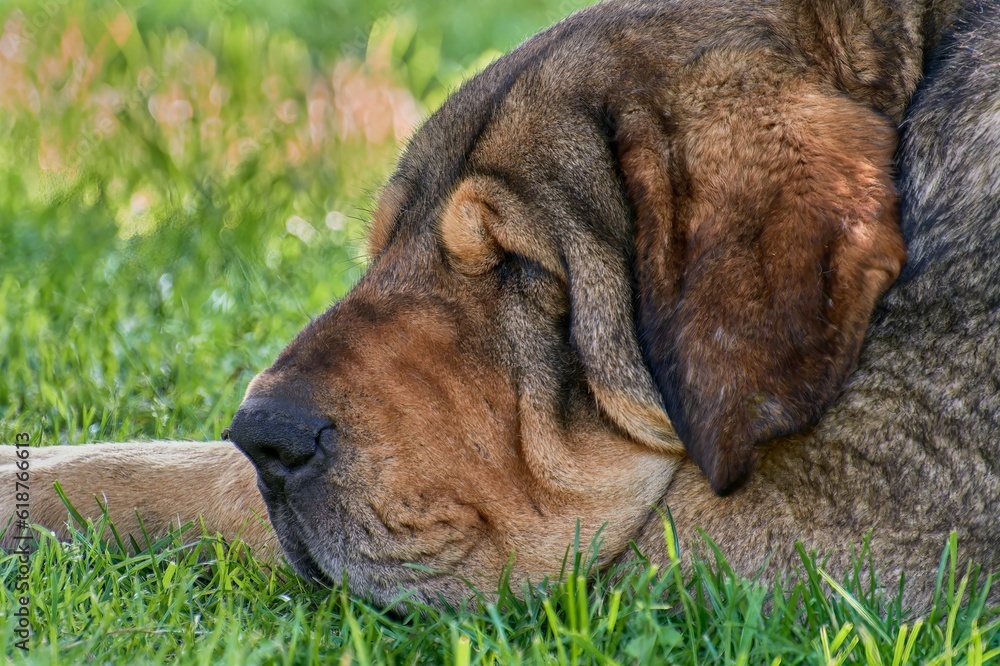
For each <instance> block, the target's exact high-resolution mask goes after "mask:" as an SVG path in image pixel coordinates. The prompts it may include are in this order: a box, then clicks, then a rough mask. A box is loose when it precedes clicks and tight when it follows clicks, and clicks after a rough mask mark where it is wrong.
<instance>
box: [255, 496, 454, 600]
mask: <svg viewBox="0 0 1000 666" xmlns="http://www.w3.org/2000/svg"><path fill="white" fill-rule="evenodd" d="M258 486H259V487H260V489H261V494H262V495H263V497H264V502H265V504H266V505H267V510H268V514H269V516H270V519H271V524H272V525H273V526H274V531H275V533H276V534H277V536H278V542H279V543H280V544H281V548H282V550H283V551H284V553H285V558H286V559H287V560H288V563H289V564H290V565H291V566H292V568H293V569H294V570H295V572H296V573H297V574H299V575H300V576H301V577H302V578H304V579H305V580H307V581H309V582H310V583H312V584H313V585H316V586H317V587H327V588H329V587H337V586H340V585H342V584H344V583H346V584H347V588H348V589H349V590H350V591H351V592H352V593H353V594H356V595H358V596H361V597H363V598H365V599H366V600H368V601H370V602H372V603H373V604H376V605H378V606H380V607H383V608H387V609H392V610H394V611H396V612H397V613H400V614H405V613H406V612H408V610H409V603H416V604H418V605H424V606H432V607H437V608H443V607H446V606H452V607H457V606H458V605H459V604H461V602H462V601H463V600H466V599H468V598H470V597H472V596H473V594H474V593H473V591H472V590H471V589H470V587H469V586H468V584H467V583H466V582H465V581H464V580H462V579H461V578H460V577H458V576H455V575H453V574H449V573H443V572H435V571H433V570H429V569H424V568H421V567H419V566H408V565H407V564H406V563H401V562H396V561H392V562H381V561H378V560H375V559H372V558H371V557H369V556H367V555H365V554H363V553H362V552H361V550H362V549H360V548H358V547H357V546H356V545H355V546H354V547H352V546H351V543H350V539H349V538H346V535H347V530H346V529H345V528H344V527H343V526H333V525H329V524H327V526H326V527H324V528H318V527H317V526H316V525H317V521H315V520H311V519H310V518H309V517H308V516H307V515H304V514H303V512H302V511H300V510H297V509H296V508H295V502H289V501H288V499H287V498H286V497H283V496H279V495H277V494H276V493H273V492H271V491H269V490H268V489H267V488H266V487H264V485H263V484H258ZM320 522H327V521H320Z"/></svg>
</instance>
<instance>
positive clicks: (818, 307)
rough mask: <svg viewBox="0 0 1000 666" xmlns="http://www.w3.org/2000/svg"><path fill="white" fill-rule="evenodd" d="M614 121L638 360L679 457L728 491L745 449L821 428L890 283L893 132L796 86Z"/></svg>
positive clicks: (895, 266) (894, 225)
mask: <svg viewBox="0 0 1000 666" xmlns="http://www.w3.org/2000/svg"><path fill="white" fill-rule="evenodd" d="M615 120H616V139H617V141H616V146H617V150H618V158H619V163H620V166H621V169H622V172H623V174H624V179H625V185H626V189H627V192H628V195H629V197H630V199H631V202H632V206H633V210H634V213H635V216H636V239H635V243H636V246H635V250H636V255H635V265H634V273H635V279H636V282H637V285H638V302H639V306H638V313H637V315H638V316H637V319H638V328H639V335H640V339H641V340H642V342H643V351H644V354H645V357H646V360H647V362H648V363H649V365H650V368H651V369H652V372H653V375H654V377H655V378H656V382H657V385H658V387H659V390H660V393H661V395H662V397H663V400H664V404H665V406H666V409H667V413H668V414H669V416H670V419H671V421H672V422H673V425H674V428H675V430H676V431H677V434H678V435H679V436H680V438H681V441H683V442H684V445H685V447H686V448H687V450H688V453H689V455H690V456H691V457H692V458H693V459H694V460H695V461H696V462H697V463H698V465H699V466H700V467H701V469H702V470H703V471H704V472H705V474H706V475H707V476H708V479H709V482H710V483H711V485H712V488H713V489H714V490H715V491H716V492H718V493H720V494H725V493H727V492H729V491H731V490H732V489H734V488H735V487H737V486H738V484H739V483H740V482H741V481H742V480H743V479H745V478H746V477H747V475H748V474H749V473H750V472H751V471H752V469H753V467H754V465H755V463H756V457H757V451H756V445H758V444H760V443H763V442H766V441H767V440H770V439H773V438H775V437H780V436H783V435H788V434H791V433H794V432H796V431H798V430H800V429H802V428H803V427H805V426H807V425H809V424H811V423H813V422H814V421H815V420H816V419H818V417H819V415H820V413H821V411H822V410H823V409H824V408H825V407H826V406H827V405H828V404H829V403H830V401H831V400H832V399H833V398H834V397H835V396H836V394H837V392H838V391H839V390H840V388H841V387H842V385H843V383H844V381H845V380H846V378H847V376H848V374H849V373H850V371H851V369H852V368H853V365H854V363H855V361H856V358H857V355H858V351H859V347H860V344H861V340H862V337H863V336H864V332H865V329H866V327H867V324H868V319H869V316H870V315H871V312H872V309H873V308H874V306H875V302H876V300H877V299H878V298H879V296H880V295H881V294H882V293H883V292H884V291H885V290H886V289H887V288H888V286H889V285H890V284H891V283H892V282H893V280H895V279H896V277H897V276H898V274H899V271H900V269H901V267H902V264H903V262H904V260H905V248H904V245H903V240H902V236H901V233H900V230H899V225H898V212H897V208H898V206H897V202H896V195H895V191H894V189H893V185H892V181H891V178H890V168H891V167H890V165H891V163H892V157H893V152H894V148H895V132H894V130H893V128H892V127H891V125H890V124H889V122H888V121H887V120H885V119H884V118H882V117H880V116H878V115H877V114H875V113H874V112H872V111H870V110H868V109H867V108H865V107H862V106H860V105H858V104H856V103H854V102H852V101H850V100H847V99H846V98H842V97H836V96H832V95H823V94H819V93H812V94H806V93H801V92H799V93H796V94H795V95H794V96H793V95H791V94H789V95H786V96H784V97H782V96H780V95H775V96H769V95H760V96H754V97H753V98H752V99H750V98H749V96H746V97H743V98H739V96H733V95H729V96H728V98H727V97H726V96H724V95H719V96H718V97H717V98H715V99H713V100H711V101H710V103H707V104H704V105H703V106H701V107H699V108H697V109H696V110H691V109H688V110H686V111H685V113H684V114H683V121H681V120H678V121H676V122H675V121H672V120H671V119H670V118H668V117H665V116H664V115H663V114H662V113H660V112H659V111H657V110H652V109H642V108H634V109H630V110H626V111H624V112H622V113H619V114H617V117H616V118H615Z"/></svg>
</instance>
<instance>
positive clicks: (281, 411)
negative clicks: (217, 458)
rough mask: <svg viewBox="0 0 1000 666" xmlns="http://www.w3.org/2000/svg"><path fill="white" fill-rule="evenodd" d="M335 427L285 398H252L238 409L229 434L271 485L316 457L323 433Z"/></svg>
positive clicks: (327, 420) (262, 477) (263, 478)
mask: <svg viewBox="0 0 1000 666" xmlns="http://www.w3.org/2000/svg"><path fill="white" fill-rule="evenodd" d="M332 427H333V423H332V422H331V421H330V420H329V419H325V418H322V417H318V416H315V415H313V414H310V413H308V412H306V411H305V410H303V409H302V408H300V407H298V406H297V405H293V404H292V403H289V402H286V401H284V400H280V399H275V398H251V399H250V400H247V401H246V402H244V403H243V405H242V406H241V407H240V409H239V410H238V411H237V412H236V415H235V416H234V417H233V423H232V425H231V426H229V433H228V434H229V439H230V440H231V441H232V442H233V443H234V444H235V445H236V446H237V447H238V448H239V449H240V450H242V451H243V453H244V454H246V456H247V457H248V458H250V460H251V462H253V464H254V465H255V466H256V467H257V471H258V473H259V474H260V476H261V479H262V480H263V481H264V482H265V483H267V484H268V485H271V484H273V483H276V482H279V481H281V480H282V479H283V478H284V477H285V476H286V475H287V474H289V473H291V472H294V471H295V470H296V469H298V468H300V467H302V466H304V465H306V464H307V463H308V462H309V461H310V460H312V458H313V456H314V455H315V454H316V449H317V446H318V444H319V441H320V438H321V434H322V433H323V431H324V430H328V429H331V428H332Z"/></svg>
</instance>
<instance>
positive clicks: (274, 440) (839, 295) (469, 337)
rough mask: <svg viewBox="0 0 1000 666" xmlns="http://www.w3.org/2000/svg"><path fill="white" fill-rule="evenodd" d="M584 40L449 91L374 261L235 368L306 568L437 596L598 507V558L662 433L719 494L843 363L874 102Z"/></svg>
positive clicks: (626, 518) (870, 278)
mask: <svg viewBox="0 0 1000 666" xmlns="http://www.w3.org/2000/svg"><path fill="white" fill-rule="evenodd" d="M602 34H604V33H602V32H601V31H599V30H596V31H591V32H588V31H587V30H585V29H579V26H577V27H576V28H574V24H573V23H572V22H569V23H564V24H562V25H561V26H560V27H559V28H557V29H556V30H554V31H551V32H550V33H548V34H546V35H543V36H542V37H541V38H536V39H535V40H532V41H530V42H528V43H527V44H526V45H525V46H523V47H522V48H521V49H519V50H518V51H515V52H514V53H513V54H511V55H509V56H507V57H506V58H504V59H503V60H501V61H499V62H498V63H496V64H494V65H493V66H492V67H490V68H488V69H487V70H486V71H485V72H484V73H483V74H481V75H480V76H478V77H477V78H475V79H473V80H472V81H471V82H470V83H468V84H466V86H464V87H463V88H462V89H461V90H460V91H459V92H458V93H456V94H455V95H454V96H452V98H450V99H449V100H448V101H447V102H446V103H445V104H444V106H443V107H442V108H441V109H440V110H439V111H438V112H437V113H436V114H435V115H434V116H432V117H431V118H430V119H429V120H428V121H427V123H426V124H425V126H424V127H423V128H422V129H421V130H420V132H419V133H418V134H417V135H416V136H415V138H414V139H413V141H412V142H411V145H410V147H409V148H408V149H407V151H406V154H405V155H404V157H403V158H402V160H401V162H400V164H399V166H398V168H397V171H396V173H395V175H394V176H393V177H392V178H391V180H390V181H389V183H388V185H387V186H386V187H385V190H384V192H383V194H382V196H381V200H380V202H379V204H378V208H377V211H376V213H375V219H374V222H373V226H372V230H371V234H370V239H371V240H370V244H371V254H372V257H373V259H372V263H371V266H370V268H369V270H368V272H367V274H366V275H365V276H364V277H363V278H362V280H361V281H360V282H359V283H358V285H357V286H356V287H355V288H354V289H353V290H352V291H351V293H350V294H348V295H347V296H346V297H345V298H344V299H343V300H342V301H341V302H339V303H337V304H336V305H335V306H333V307H332V308H331V309H330V310H329V311H327V312H326V313H324V314H323V315H322V316H320V317H318V318H317V319H315V320H314V321H313V322H311V323H310V324H309V325H308V326H307V327H306V328H305V329H304V330H303V331H302V332H301V333H300V334H299V335H298V336H297V337H296V338H295V340H293V341H292V343H291V344H290V345H289V346H288V347H287V348H286V349H285V350H284V351H283V352H282V354H281V355H280V356H279V357H278V359H277V360H276V361H275V363H274V365H272V366H271V367H270V368H268V369H267V370H265V371H264V372H262V373H261V374H260V375H258V376H257V377H256V378H255V379H254V381H253V382H252V383H251V385H250V387H249V389H248V391H247V396H246V399H245V401H244V404H243V406H242V407H241V408H240V411H239V412H238V414H237V415H236V418H235V419H234V422H233V426H232V429H231V432H232V438H233V440H234V441H235V443H236V444H237V445H239V446H240V447H241V448H242V449H243V450H244V451H245V452H246V453H247V454H248V455H249V456H250V457H251V459H252V460H253V461H254V463H255V465H256V466H257V469H258V472H259V478H260V483H259V485H260V488H261V491H262V492H263V494H264V497H265V499H266V501H267V504H268V508H269V511H270V514H271V519H272V522H273V524H274V526H275V528H276V530H277V532H278V535H279V537H280V539H281V542H282V544H283V546H284V548H285V550H286V553H287V554H288V556H289V559H290V561H291V562H292V564H293V565H295V566H296V568H297V569H298V570H299V571H300V572H302V573H303V574H305V575H307V576H310V577H312V578H316V579H328V580H332V581H339V580H340V579H341V577H342V576H346V577H347V579H348V582H349V585H350V586H351V587H352V589H355V590H357V591H359V592H362V593H365V594H367V595H369V596H370V597H372V598H374V599H375V600H376V601H379V602H382V603H385V602H388V601H390V600H391V599H392V598H393V597H394V596H395V595H396V594H397V593H398V590H399V586H400V585H402V586H404V587H407V588H415V589H416V590H417V594H418V596H419V597H420V598H423V599H426V600H430V601H433V600H435V599H437V598H438V597H442V598H444V599H448V600H457V599H459V598H461V597H463V596H465V595H466V594H467V589H466V588H465V586H464V584H463V583H462V579H463V578H464V579H466V580H469V581H471V582H473V583H475V584H477V585H479V586H485V587H487V588H488V587H489V586H490V585H492V584H493V583H494V582H495V580H496V577H497V575H498V573H499V571H500V569H501V567H502V566H503V565H504V563H505V562H507V561H508V559H509V558H510V557H511V556H513V567H514V573H515V576H517V577H520V578H523V577H526V576H530V577H532V578H534V579H539V578H541V577H542V576H545V575H548V574H551V573H554V572H557V571H558V570H559V565H560V563H561V561H562V559H563V556H564V554H565V549H566V547H567V545H569V544H570V543H572V542H573V540H574V538H575V537H577V536H578V537H579V538H580V539H581V540H582V541H583V542H584V543H586V542H588V541H589V539H590V538H591V537H592V536H593V535H594V534H595V533H597V531H598V530H600V529H601V528H602V526H603V528H604V529H603V532H602V544H603V545H602V550H601V557H602V561H607V560H609V559H611V558H613V557H615V556H616V555H617V554H619V553H620V552H621V551H622V550H623V549H624V548H625V547H626V545H627V543H628V541H629V539H630V538H632V537H633V536H634V535H635V534H636V533H637V532H638V529H639V527H640V526H641V525H642V524H643V523H644V522H645V521H646V520H647V519H648V517H649V514H650V511H651V507H652V506H653V505H654V504H655V502H656V501H657V500H658V499H659V498H660V497H662V495H663V493H664V492H665V490H666V488H667V485H668V484H669V483H670V480H671V476H672V473H673V470H674V469H675V468H676V466H677V464H678V463H679V462H680V460H681V459H682V457H683V456H684V455H685V450H686V451H687V453H689V454H690V455H692V456H693V457H694V458H695V460H696V461H697V462H698V463H699V464H700V465H701V467H702V469H703V470H704V471H705V472H706V474H707V475H708V477H709V480H710V482H711V483H712V486H713V487H714V488H716V490H718V491H720V492H722V491H728V490H730V489H732V488H733V486H734V485H735V484H738V483H739V482H740V481H741V480H742V479H743V478H745V477H746V475H747V474H748V473H749V472H750V470H751V469H752V466H753V464H754V460H755V458H756V456H757V453H756V451H757V446H758V445H759V444H762V443H763V442H766V441H767V440H769V439H771V438H773V437H776V436H779V435H782V434H785V433H790V432H794V431H796V430H798V429H800V428H802V427H803V426H805V425H807V424H808V423H809V422H811V421H812V420H813V419H815V418H816V417H817V415H818V414H819V411H820V410H821V409H822V407H823V406H824V405H825V404H826V403H827V402H828V401H829V400H830V399H831V398H832V397H833V395H834V394H835V393H836V391H837V390H838V388H839V386H840V384H841V382H842V381H843V379H844V378H845V376H846V374H847V372H848V371H849V370H850V367H851V365H852V363H853V361H854V359H855V356H856V353H857V349H858V345H859V343H860V340H861V337H862V335H863V331H864V328H865V325H866V323H867V318H868V316H869V314H870V311H871V308H872V307H873V304H874V302H875V299H876V298H877V297H878V296H879V295H880V294H881V292H882V291H883V290H884V289H885V288H886V287H887V285H888V284H889V283H890V282H891V281H892V280H893V279H894V278H895V276H896V274H897V272H898V270H899V268H900V264H901V261H902V244H901V241H900V238H899V232H898V230H897V228H896V218H895V200H894V194H893V190H892V187H891V183H890V181H889V179H888V175H887V173H888V164H889V160H890V159H891V155H892V149H893V133H892V131H891V129H890V128H889V127H888V125H887V123H886V122H885V121H883V120H880V119H879V118H878V117H877V116H876V115H875V114H873V113H871V112H868V111H866V109H865V108H864V107H862V106H859V105H858V104H856V103H854V102H849V101H847V100H846V99H845V98H842V97H839V96H836V95H824V94H823V93H822V91H821V90H819V91H818V87H817V86H815V85H812V84H811V83H810V82H809V81H807V80H804V79H803V78H802V77H801V76H797V75H794V74H788V75H787V76H786V75H784V74H780V75H777V76H774V75H772V74H773V70H774V68H775V67H776V66H777V65H776V64H775V63H767V64H765V65H764V67H763V70H764V71H766V72H767V73H768V74H767V76H762V75H761V74H760V72H758V71H757V70H756V69H755V66H753V65H750V64H747V60H746V58H745V54H735V55H734V57H732V58H730V59H725V58H724V59H722V60H718V61H716V60H712V61H709V62H706V63H701V64H700V65H698V64H696V65H692V66H690V67H686V68H681V69H678V70H677V71H676V75H675V76H674V77H673V78H672V80H671V81H669V82H667V81H664V80H661V79H658V78H656V77H650V76H648V75H645V74H644V76H645V78H641V79H640V78H637V75H636V72H640V73H643V72H646V73H648V72H649V71H669V70H670V68H671V67H674V68H676V66H675V65H674V64H671V61H669V59H668V58H667V57H666V56H665V55H663V56H657V55H656V51H655V50H654V49H653V48H652V46H653V45H648V44H647V45H645V47H644V48H638V47H635V48H631V49H622V50H621V51H620V52H619V51H615V50H609V49H608V48H607V47H606V45H604V44H603V41H602V40H603V37H602V36H601V35H602ZM653 41H654V42H655V41H656V40H655V39H654V40H653ZM639 56H642V58H645V59H647V60H646V61H644V63H637V62H636V59H637V58H638V57H639ZM657 57H662V58H664V59H663V60H662V61H657V60H656V58H657ZM638 64H642V65H643V66H642V67H640V66H638ZM657 68H659V69H657ZM678 435H679V436H678ZM412 564H417V565H419V566H417V567H414V566H412Z"/></svg>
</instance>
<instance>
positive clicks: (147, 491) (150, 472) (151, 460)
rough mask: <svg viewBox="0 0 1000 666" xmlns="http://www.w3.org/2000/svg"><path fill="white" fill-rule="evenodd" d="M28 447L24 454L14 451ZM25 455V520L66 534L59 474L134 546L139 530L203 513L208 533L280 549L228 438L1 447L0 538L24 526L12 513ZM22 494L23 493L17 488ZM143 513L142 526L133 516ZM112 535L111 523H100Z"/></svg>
mask: <svg viewBox="0 0 1000 666" xmlns="http://www.w3.org/2000/svg"><path fill="white" fill-rule="evenodd" d="M25 450H27V451H29V455H28V457H27V458H26V459H21V458H18V457H17V453H16V452H17V451H25ZM24 460H27V462H28V465H27V467H28V469H27V470H26V471H27V472H28V480H27V485H28V487H29V490H28V491H27V497H28V502H27V504H28V507H27V509H28V512H29V517H28V522H29V523H31V524H34V525H38V526H40V527H42V528H45V529H48V530H50V531H52V532H53V533H54V534H55V535H56V536H57V537H58V538H60V539H66V538H68V536H69V529H68V519H69V511H68V509H67V508H66V506H65V505H64V504H63V502H62V500H61V498H60V497H59V495H58V494H57V493H56V491H55V488H54V483H55V482H56V481H58V482H59V484H60V486H61V487H62V489H63V491H64V492H65V494H66V497H67V499H69V501H70V503H71V504H72V505H73V507H74V508H75V509H76V510H77V511H78V512H79V513H80V514H81V515H82V516H83V517H84V518H89V519H92V520H94V521H95V522H96V521H98V520H99V519H100V518H101V517H102V516H103V512H104V509H103V508H102V505H103V506H106V507H107V511H108V516H109V518H110V520H111V523H112V524H113V525H114V527H115V529H116V530H117V531H118V533H119V535H120V536H121V537H122V539H123V540H125V542H126V543H128V542H129V539H128V536H127V535H131V536H132V537H133V538H134V539H135V541H136V543H138V544H139V545H140V546H142V545H145V538H146V537H145V535H144V534H143V528H145V530H146V534H148V535H149V537H151V538H156V537H159V536H163V535H165V534H167V533H168V532H169V530H170V529H171V526H173V527H176V526H177V525H183V524H184V523H186V522H188V521H194V522H195V526H196V527H195V529H197V530H198V533H199V534H200V527H198V525H199V521H201V520H203V521H204V524H205V528H206V529H207V531H208V533H209V534H216V533H218V534H220V535H222V536H223V537H225V538H227V539H230V540H232V539H236V538H239V539H241V540H243V541H244V542H246V543H247V544H248V545H250V546H251V547H252V549H253V550H254V552H255V553H256V554H258V555H260V556H262V557H265V558H267V559H273V558H275V557H277V555H278V554H279V552H280V550H279V548H278V547H277V541H276V539H275V537H274V532H273V531H272V529H271V526H270V524H269V523H268V521H267V509H266V508H265V506H264V502H263V499H262V498H261V496H260V492H259V491H258V490H257V484H256V480H257V474H256V472H255V471H254V469H253V466H252V465H251V464H250V462H249V461H248V460H247V459H246V458H245V457H244V456H243V454H241V453H240V452H239V451H238V450H237V449H236V447H234V446H233V445H231V444H229V443H227V442H130V443H125V444H91V445H83V446H47V447H38V448H36V447H31V448H30V449H24V448H21V449H18V448H15V447H13V446H2V447H0V479H4V480H8V482H7V483H6V484H5V485H6V486H7V487H8V489H7V490H6V491H4V492H0V531H2V530H3V529H4V527H5V526H7V525H8V524H10V525H11V526H10V527H9V528H8V529H7V531H6V534H4V536H3V538H2V539H0V546H3V547H5V548H9V547H11V545H13V543H14V537H15V535H16V534H21V533H22V530H21V529H20V528H19V527H18V526H17V522H16V520H14V521H11V520H10V519H11V518H12V517H14V516H15V512H16V511H17V510H18V509H19V508H21V509H23V507H18V506H17V505H18V504H23V503H24V502H18V501H17V496H16V494H15V492H14V489H13V487H14V482H15V480H16V479H18V478H23V477H17V476H16V475H17V474H18V473H20V472H22V471H24V470H22V469H19V467H18V465H17V463H19V462H21V463H22V467H23V461H24ZM21 498H22V499H24V495H22V496H21ZM140 518H141V519H142V526H140V524H139V519H140ZM104 538H105V539H111V538H112V534H111V530H110V529H107V530H105V534H104Z"/></svg>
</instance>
